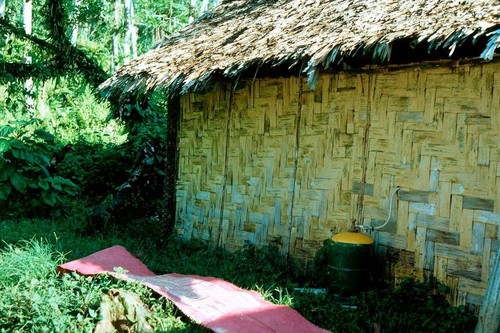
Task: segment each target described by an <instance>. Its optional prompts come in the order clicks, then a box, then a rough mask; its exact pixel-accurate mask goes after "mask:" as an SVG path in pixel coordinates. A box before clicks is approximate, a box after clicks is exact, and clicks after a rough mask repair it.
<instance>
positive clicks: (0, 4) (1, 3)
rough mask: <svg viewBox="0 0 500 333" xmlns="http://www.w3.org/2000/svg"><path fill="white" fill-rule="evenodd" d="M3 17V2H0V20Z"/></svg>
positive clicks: (2, 0)
mask: <svg viewBox="0 0 500 333" xmlns="http://www.w3.org/2000/svg"><path fill="white" fill-rule="evenodd" d="M4 17H5V0H0V18H4Z"/></svg>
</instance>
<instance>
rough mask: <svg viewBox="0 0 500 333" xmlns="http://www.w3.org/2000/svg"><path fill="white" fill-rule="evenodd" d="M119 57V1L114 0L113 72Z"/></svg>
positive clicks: (117, 64)
mask: <svg viewBox="0 0 500 333" xmlns="http://www.w3.org/2000/svg"><path fill="white" fill-rule="evenodd" d="M119 57H120V0H115V29H114V31H113V62H112V64H113V66H112V68H113V72H114V71H115V70H116V68H117V67H118V66H119Z"/></svg>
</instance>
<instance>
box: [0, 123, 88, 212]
mask: <svg viewBox="0 0 500 333" xmlns="http://www.w3.org/2000/svg"><path fill="white" fill-rule="evenodd" d="M38 123H39V120H38V119H36V118H33V119H31V120H30V121H17V122H10V124H8V125H5V126H2V127H0V154H1V155H0V202H2V208H0V213H1V214H4V215H7V214H8V215H12V214H13V213H21V212H23V213H26V214H27V215H37V216H40V215H42V214H43V213H44V212H46V211H47V210H48V209H50V210H52V211H53V212H55V211H57V212H59V211H58V210H57V209H59V208H64V206H65V205H66V204H67V203H68V200H69V199H70V198H71V197H74V196H76V194H77V192H78V186H77V185H75V184H74V183H73V182H72V181H71V180H69V179H66V178H63V177H60V176H57V175H53V174H51V172H50V168H51V159H52V155H51V152H50V148H49V147H51V146H52V145H53V144H54V137H53V135H51V134H50V133H48V132H46V131H44V130H42V129H33V128H35V127H36V125H37V124H38ZM54 208H56V210H55V211H54Z"/></svg>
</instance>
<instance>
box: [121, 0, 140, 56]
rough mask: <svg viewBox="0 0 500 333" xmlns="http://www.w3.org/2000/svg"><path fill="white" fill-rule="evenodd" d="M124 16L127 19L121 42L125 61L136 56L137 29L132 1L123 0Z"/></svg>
mask: <svg viewBox="0 0 500 333" xmlns="http://www.w3.org/2000/svg"><path fill="white" fill-rule="evenodd" d="M125 17H126V20H127V32H126V34H125V41H124V43H123V49H124V55H125V62H128V61H129V60H131V59H134V58H136V57H137V29H136V27H135V25H134V3H133V1H132V0H125Z"/></svg>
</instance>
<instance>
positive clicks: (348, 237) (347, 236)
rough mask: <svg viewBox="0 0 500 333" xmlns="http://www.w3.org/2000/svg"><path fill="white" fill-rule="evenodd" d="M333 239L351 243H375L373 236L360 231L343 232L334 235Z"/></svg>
mask: <svg viewBox="0 0 500 333" xmlns="http://www.w3.org/2000/svg"><path fill="white" fill-rule="evenodd" d="M332 241H334V242H339V243H349V244H373V238H371V237H370V236H367V235H365V234H362V233H360V232H350V231H347V232H341V233H338V234H336V235H334V236H332Z"/></svg>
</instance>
